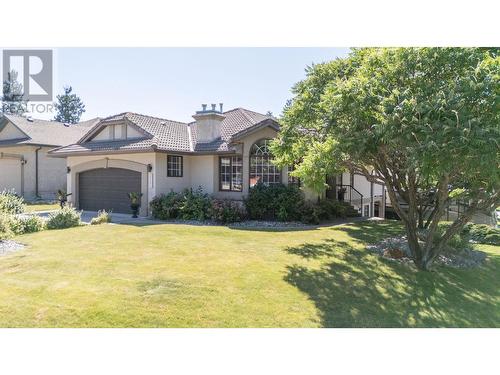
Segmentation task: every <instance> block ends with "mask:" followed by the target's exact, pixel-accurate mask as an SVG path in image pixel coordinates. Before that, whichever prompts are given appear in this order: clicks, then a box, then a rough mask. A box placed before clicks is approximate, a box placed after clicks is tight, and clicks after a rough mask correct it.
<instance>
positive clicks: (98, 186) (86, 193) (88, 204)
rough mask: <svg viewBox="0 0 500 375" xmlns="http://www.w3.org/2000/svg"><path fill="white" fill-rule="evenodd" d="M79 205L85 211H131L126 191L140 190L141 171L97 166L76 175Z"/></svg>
mask: <svg viewBox="0 0 500 375" xmlns="http://www.w3.org/2000/svg"><path fill="white" fill-rule="evenodd" d="M78 186H79V207H80V209H82V210H87V211H99V210H106V211H109V210H111V211H113V212H117V213H131V209H130V201H129V198H128V195H127V194H128V193H131V192H138V193H140V192H141V190H142V189H141V173H140V172H136V171H132V170H129V169H123V168H99V169H92V170H89V171H85V172H81V173H80V174H79V176H78Z"/></svg>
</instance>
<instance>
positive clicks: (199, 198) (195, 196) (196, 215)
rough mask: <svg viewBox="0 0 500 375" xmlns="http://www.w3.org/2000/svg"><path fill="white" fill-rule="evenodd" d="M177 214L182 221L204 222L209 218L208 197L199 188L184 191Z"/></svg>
mask: <svg viewBox="0 0 500 375" xmlns="http://www.w3.org/2000/svg"><path fill="white" fill-rule="evenodd" d="M182 194H183V199H182V201H181V204H180V207H179V212H180V218H181V219H183V220H206V219H209V218H210V207H211V200H210V197H209V196H208V195H207V194H205V193H203V190H202V189H201V187H200V188H198V189H196V190H194V191H193V189H186V190H184V192H183V193H182Z"/></svg>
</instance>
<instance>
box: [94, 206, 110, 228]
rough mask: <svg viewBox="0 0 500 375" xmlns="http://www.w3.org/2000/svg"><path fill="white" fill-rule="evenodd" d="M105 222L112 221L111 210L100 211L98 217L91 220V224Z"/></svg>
mask: <svg viewBox="0 0 500 375" xmlns="http://www.w3.org/2000/svg"><path fill="white" fill-rule="evenodd" d="M104 223H111V212H107V211H106V210H102V211H99V212H98V213H97V216H96V217H93V218H92V220H90V225H99V224H104Z"/></svg>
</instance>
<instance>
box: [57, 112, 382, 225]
mask: <svg viewBox="0 0 500 375" xmlns="http://www.w3.org/2000/svg"><path fill="white" fill-rule="evenodd" d="M193 118H194V121H193V122H190V123H183V122H179V121H172V120H167V119H162V118H156V117H151V116H145V115H140V114H137V113H131V112H126V113H121V114H117V115H114V116H110V117H107V118H104V119H102V120H100V121H99V122H98V123H96V124H95V125H94V126H93V127H92V128H91V129H89V130H88V131H87V132H86V133H85V134H84V135H83V136H82V137H81V138H80V139H78V140H77V141H75V142H73V143H71V144H68V145H66V146H63V147H58V148H56V149H53V150H52V151H50V152H49V155H50V156H52V157H54V158H55V159H58V158H65V160H66V162H65V163H66V164H65V168H64V170H65V171H67V190H68V192H70V193H72V195H71V196H70V201H71V203H72V204H73V205H74V206H75V207H77V208H79V209H84V210H91V211H97V210H99V209H108V210H113V212H125V213H127V212H129V211H130V208H129V201H128V198H127V193H129V192H141V193H142V194H143V195H142V202H141V204H142V206H141V211H140V214H141V215H144V216H146V215H148V214H149V202H150V201H151V199H153V198H154V197H155V196H157V195H159V194H162V193H168V192H169V191H172V190H173V191H180V190H182V189H184V188H198V187H201V188H202V189H203V191H204V192H206V193H209V194H211V195H213V196H215V197H219V198H227V199H234V200H242V199H243V198H244V197H245V196H246V195H247V194H248V191H249V188H251V187H252V186H253V185H255V184H256V183H257V182H259V181H261V182H263V183H266V184H273V183H285V184H288V183H297V181H294V179H293V178H291V177H290V176H289V174H288V170H287V168H284V169H283V170H280V169H278V168H277V167H276V166H274V165H273V164H272V155H271V153H270V150H269V148H268V144H269V141H270V140H271V139H273V138H274V137H275V136H276V134H277V132H278V130H279V124H278V122H277V121H276V119H275V118H273V117H271V116H267V115H264V114H261V113H257V112H254V111H250V110H247V109H244V108H235V109H232V110H229V111H223V108H222V104H220V105H219V107H218V108H217V106H216V105H215V104H212V105H211V107H210V108H207V105H203V106H202V110H200V111H197V112H196V113H195V114H194V115H193ZM60 160H64V159H60ZM360 178H361V176H351V175H349V174H346V175H345V176H335V177H334V178H333V184H332V188H331V190H330V191H325V194H326V195H327V196H331V197H333V198H335V199H336V198H339V194H340V195H342V197H341V198H342V199H344V200H349V201H350V202H351V204H352V205H353V206H354V207H355V208H357V209H358V210H359V212H360V213H362V214H363V215H366V216H374V215H375V213H377V214H378V216H383V207H382V206H383V197H382V195H383V193H382V187H380V186H377V187H376V188H375V189H374V187H373V185H372V186H370V183H368V182H367V181H366V180H364V178H363V180H364V181H362V180H361V179H360ZM354 183H357V189H354V185H351V184H354ZM349 185H351V186H349ZM353 189H354V190H353ZM305 193H306V197H308V198H309V199H316V198H317V195H316V194H313V193H312V192H310V191H308V190H307V189H306V190H305ZM358 193H359V194H358ZM377 202H379V203H378V205H379V207H380V208H379V209H378V210H376V204H377ZM376 211H377V212H376Z"/></svg>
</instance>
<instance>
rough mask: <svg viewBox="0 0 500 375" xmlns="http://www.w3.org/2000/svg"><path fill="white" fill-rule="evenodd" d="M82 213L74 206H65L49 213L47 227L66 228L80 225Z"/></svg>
mask: <svg viewBox="0 0 500 375" xmlns="http://www.w3.org/2000/svg"><path fill="white" fill-rule="evenodd" d="M81 216H82V213H81V212H80V211H77V210H75V209H74V208H73V207H69V206H65V207H63V208H61V209H60V210H58V211H56V212H53V213H51V214H49V219H48V221H47V229H64V228H71V227H77V226H79V225H80V223H81V222H80V219H81Z"/></svg>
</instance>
